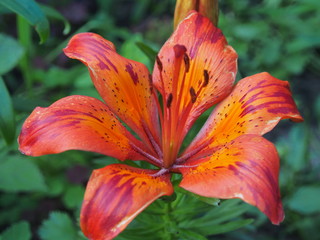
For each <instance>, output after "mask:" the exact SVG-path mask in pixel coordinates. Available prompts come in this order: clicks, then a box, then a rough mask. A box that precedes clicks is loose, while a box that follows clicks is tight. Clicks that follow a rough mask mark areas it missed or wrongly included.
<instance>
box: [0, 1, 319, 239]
mask: <svg viewBox="0 0 320 240" xmlns="http://www.w3.org/2000/svg"><path fill="white" fill-rule="evenodd" d="M174 6H175V1H174V0H162V1H156V0H136V1H130V0H118V1H111V0H95V1H85V0H55V1H53V0H41V1H37V2H34V1H31V0H0V132H1V135H0V137H1V138H0V239H2V240H28V239H41V240H57V239H59V240H73V239H75V240H80V239H85V237H84V236H82V234H81V232H80V230H79V224H78V220H79V219H78V218H79V210H80V206H81V201H82V198H83V193H84V190H85V184H86V181H87V180H88V177H89V176H90V173H91V171H92V169H94V168H100V167H103V166H105V165H107V164H110V163H114V162H116V160H115V159H111V158H109V157H107V156H102V155H98V154H93V153H86V152H79V151H69V152H65V153H63V154H59V155H51V156H43V157H37V158H32V157H27V156H23V155H22V154H21V153H19V152H18V150H17V148H18V146H17V143H16V139H17V136H18V134H19V131H20V129H21V125H22V123H23V121H24V120H25V119H26V117H27V116H28V115H29V114H30V113H31V111H32V110H33V109H34V108H35V107H36V106H49V105H50V104H51V103H53V102H54V101H56V100H58V99H60V98H62V97H65V96H68V95H73V94H81V95H87V96H94V97H97V98H99V96H98V94H97V92H96V91H95V89H94V87H93V84H92V83H91V80H90V78H89V75H88V72H87V69H86V68H85V67H84V66H83V65H82V64H81V63H80V62H77V61H73V60H69V59H67V58H66V57H65V56H64V55H63V54H62V48H64V47H65V46H66V44H67V41H68V39H69V38H70V37H71V36H72V35H74V34H75V33H77V32H85V31H93V32H96V33H99V34H101V35H102V36H104V37H105V38H106V39H108V40H110V41H112V42H114V43H115V45H116V47H117V49H118V52H119V53H120V54H121V55H123V56H125V57H127V58H130V59H134V60H136V61H140V62H143V63H145V64H146V65H147V66H148V67H149V69H150V70H152V66H153V63H152V62H151V61H150V60H149V58H148V57H147V56H146V54H145V52H143V51H142V50H141V48H148V49H149V48H150V49H153V50H155V51H158V50H159V49H160V47H161V46H162V44H163V43H164V42H165V41H166V39H167V38H168V37H169V36H170V34H171V33H172V31H173V29H172V25H173V23H172V19H173V12H174ZM26 9H27V10H26ZM319 24H320V1H319V0H261V1H259V0H242V1H238V0H224V1H220V18H219V27H220V28H221V29H222V30H223V32H224V34H225V36H226V38H227V40H228V41H229V43H230V45H232V46H233V47H234V48H235V50H236V51H237V53H238V55H239V61H238V65H239V73H238V79H240V78H242V77H245V76H248V75H252V74H254V73H258V72H262V71H267V72H269V73H271V74H272V75H273V76H275V77H277V78H280V79H283V80H288V81H290V84H291V89H292V91H293V95H294V98H295V100H296V102H297V104H298V108H299V110H300V112H301V114H302V115H303V117H304V118H305V121H304V122H303V123H300V124H293V123H291V122H289V121H283V122H281V123H280V124H279V125H278V126H277V127H276V129H275V130H274V131H273V132H272V133H269V134H267V135H266V137H267V138H268V139H270V140H272V141H273V142H274V143H275V144H276V146H277V149H278V151H279V154H280V157H281V173H280V186H281V192H282V199H283V204H284V209H285V213H286V218H285V221H284V222H283V223H282V224H281V225H280V226H273V225H272V224H271V223H270V222H269V221H268V220H267V219H266V217H265V216H264V215H263V214H261V213H260V212H259V211H258V210H256V209H255V208H254V207H251V206H248V205H247V204H244V203H239V202H238V201H233V200H230V201H222V203H221V204H220V205H219V206H218V204H216V203H213V204H212V203H211V204H212V205H213V206H212V205H207V204H206V205H204V204H205V203H203V202H202V201H197V202H195V201H194V200H192V199H193V198H192V199H191V198H188V197H186V198H183V199H184V200H183V201H181V203H179V204H177V209H176V210H174V211H175V212H174V213H173V215H172V216H173V218H176V221H177V222H178V224H177V225H176V226H170V228H168V226H165V228H162V227H158V228H157V229H158V231H159V232H161V231H163V229H166V230H168V229H169V231H170V229H179V228H180V229H184V230H183V231H182V230H181V232H180V233H179V234H180V235H179V234H178V233H177V239H231V240H233V239H234V240H242V239H243V240H246V239H248V240H255V239H262V240H269V239H270V240H271V239H283V240H284V239H288V240H289V239H290V240H291V239H292V240H298V239H309V240H313V239H314V240H316V239H319V234H317V233H319V229H320V214H319V213H320V201H319V199H320V181H319V180H320V127H319V126H320V95H319V94H318V93H319V91H320V81H319V79H320V31H319V26H320V25H319ZM49 26H50V28H49ZM40 42H41V44H40ZM141 46H142V47H141ZM207 116H208V115H204V116H202V117H201V119H200V121H198V124H201V123H203V122H204V121H205V118H206V117H207ZM197 127H198V128H199V126H196V128H197ZM178 194H183V193H178ZM157 204H158V205H157ZM162 204H163V203H161V202H157V203H155V204H154V205H153V206H151V208H152V207H154V208H155V209H156V208H157V207H162ZM190 208H192V209H193V211H192V212H191V213H190ZM188 209H189V210H188ZM208 209H213V210H212V212H210V214H211V215H210V217H208V218H206V219H211V220H210V221H209V220H208V221H207V222H205V220H204V219H202V220H201V221H200V220H199V221H198V223H199V224H200V223H201V224H203V225H202V226H205V225H206V227H207V228H203V229H202V230H203V232H201V231H202V230H201V231H200V230H199V229H200V228H201V227H199V228H198V229H196V228H195V227H194V226H193V227H194V228H195V229H193V227H192V224H190V223H191V222H192V223H193V221H194V220H195V219H197V218H199V214H200V215H201V214H202V215H205V214H207V212H206V211H209V210H208ZM151 210H152V209H151ZM151 210H150V212H151V213H152V211H151ZM210 211H211V210H210ZM196 213H198V215H197V214H196ZM146 215H148V212H147V211H146V213H144V214H141V216H139V217H138V218H137V220H135V221H134V222H133V223H132V224H131V225H130V226H129V228H128V229H127V230H125V231H124V233H123V234H121V235H120V236H119V237H118V239H157V238H156V234H157V233H156V232H154V231H155V230H154V231H153V232H150V231H149V232H148V231H146V229H143V228H150V229H152V226H155V225H157V224H159V222H161V219H160V220H159V217H157V216H152V217H150V216H146ZM149 215H150V214H149ZM151 215H152V214H151ZM207 215H208V214H207ZM218 215H219V217H218ZM221 216H223V217H224V219H222V217H221ZM212 219H215V222H214V221H213V220H212ZM244 219H254V221H253V222H251V221H250V222H251V223H250V224H247V223H249V222H248V221H245V220H244ZM229 220H230V221H235V222H234V223H235V224H234V225H231V224H229V225H227V224H228V222H230V221H229ZM210 224H212V226H213V227H212V226H211V225H210ZM243 225H244V226H243ZM143 226H144V227H143ZM159 226H160V225H159ZM214 226H216V227H217V228H216V231H213V230H212V228H214ZM240 226H243V227H242V228H239V227H240ZM223 227H224V228H223ZM210 228H211V230H210ZM236 228H239V229H237V230H235V231H232V232H228V231H229V230H233V229H236ZM150 229H149V230H150ZM155 229H156V228H155ZM190 229H191V230H190ZM223 232H228V233H223ZM222 233H223V234H222ZM139 234H140V235H139ZM197 234H198V235H197ZM160 235H161V234H160ZM200 235H203V236H205V237H203V238H200ZM134 236H137V237H134ZM147 236H150V238H148V237H147ZM160 239H161V238H160Z"/></svg>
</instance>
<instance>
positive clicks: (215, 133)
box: [187, 73, 303, 152]
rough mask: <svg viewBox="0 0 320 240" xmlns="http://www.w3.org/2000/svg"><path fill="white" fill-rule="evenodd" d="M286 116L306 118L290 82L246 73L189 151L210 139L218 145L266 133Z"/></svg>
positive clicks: (213, 144)
mask: <svg viewBox="0 0 320 240" xmlns="http://www.w3.org/2000/svg"><path fill="white" fill-rule="evenodd" d="M285 118H290V119H292V120H294V121H302V120H303V119H302V117H301V116H300V114H299V111H298V109H297V106H296V104H295V102H294V100H293V98H292V95H291V92H290V89H289V83H288V82H286V81H281V80H279V79H277V78H274V77H272V76H271V75H270V74H268V73H259V74H256V75H253V76H250V77H246V78H244V79H242V80H240V81H239V82H238V83H237V85H236V87H235V88H234V90H233V91H232V93H231V94H230V95H229V96H228V97H227V98H226V99H225V100H224V101H223V102H221V103H220V104H219V105H217V107H216V108H215V109H214V111H213V112H212V114H211V116H210V117H209V119H208V120H207V122H206V124H205V126H204V127H203V128H202V130H201V131H200V133H199V134H198V136H197V137H196V138H195V140H194V141H193V142H192V144H191V145H190V147H189V149H188V150H187V152H188V151H191V149H194V148H196V147H197V146H199V145H201V144H203V143H204V142H205V141H208V140H209V141H210V142H211V143H210V144H209V146H210V148H214V147H216V146H219V145H221V144H225V143H227V142H230V141H231V140H233V139H235V138H237V137H238V136H240V135H242V134H259V135H263V134H265V133H267V132H269V131H271V130H272V129H273V128H274V127H275V126H276V125H277V124H278V122H279V121H280V120H281V119H285ZM210 139H211V140H210Z"/></svg>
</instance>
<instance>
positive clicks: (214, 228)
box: [193, 219, 253, 236]
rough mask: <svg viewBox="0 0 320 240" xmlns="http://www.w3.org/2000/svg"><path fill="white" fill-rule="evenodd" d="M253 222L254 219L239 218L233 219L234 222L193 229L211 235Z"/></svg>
mask: <svg viewBox="0 0 320 240" xmlns="http://www.w3.org/2000/svg"><path fill="white" fill-rule="evenodd" d="M252 222H253V219H245V220H237V221H232V222H228V223H225V224H221V225H211V226H206V227H197V228H196V229H193V230H194V231H197V232H199V233H201V234H204V235H206V236H209V235H216V234H221V233H226V232H231V231H234V230H236V229H239V228H241V227H244V226H246V225H248V224H250V223H252Z"/></svg>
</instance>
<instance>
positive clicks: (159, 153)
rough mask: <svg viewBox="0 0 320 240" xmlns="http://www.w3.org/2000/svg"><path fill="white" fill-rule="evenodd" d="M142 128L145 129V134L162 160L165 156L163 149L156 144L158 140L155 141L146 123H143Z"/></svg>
mask: <svg viewBox="0 0 320 240" xmlns="http://www.w3.org/2000/svg"><path fill="white" fill-rule="evenodd" d="M142 127H143V130H144V131H145V133H146V134H147V136H148V139H149V140H150V142H151V144H152V146H153V148H154V150H155V151H156V153H157V155H158V157H159V158H160V159H162V157H163V154H162V151H161V148H160V146H159V145H158V143H157V142H156V140H155V139H154V137H153V136H152V134H151V132H150V130H149V128H148V127H147V126H146V124H145V123H144V122H142Z"/></svg>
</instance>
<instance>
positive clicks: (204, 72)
mask: <svg viewBox="0 0 320 240" xmlns="http://www.w3.org/2000/svg"><path fill="white" fill-rule="evenodd" d="M203 77H204V82H203V84H202V87H206V86H207V85H208V83H209V73H208V70H206V69H205V70H203Z"/></svg>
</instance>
